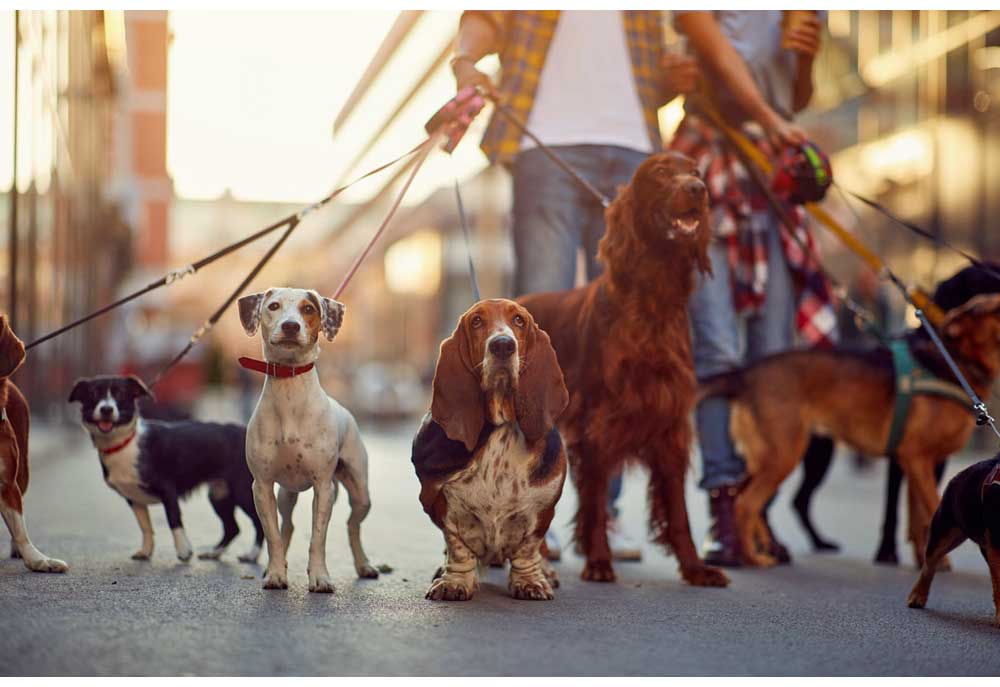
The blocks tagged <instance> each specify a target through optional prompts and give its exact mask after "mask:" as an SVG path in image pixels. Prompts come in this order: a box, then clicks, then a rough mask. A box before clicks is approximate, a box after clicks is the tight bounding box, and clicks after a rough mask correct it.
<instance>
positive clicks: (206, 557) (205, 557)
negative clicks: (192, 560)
mask: <svg viewBox="0 0 1000 687" xmlns="http://www.w3.org/2000/svg"><path fill="white" fill-rule="evenodd" d="M225 551H226V550H225V549H220V548H218V547H213V548H211V549H209V550H208V551H202V552H200V553H199V554H198V560H201V561H217V560H219V559H220V558H222V554H223V553H225Z"/></svg>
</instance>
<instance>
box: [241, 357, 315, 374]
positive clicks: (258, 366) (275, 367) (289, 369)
mask: <svg viewBox="0 0 1000 687" xmlns="http://www.w3.org/2000/svg"><path fill="white" fill-rule="evenodd" d="M315 365H316V363H309V364H308V365H303V366H302V367H296V366H294V365H281V364H279V363H268V362H264V361H263V360H256V359H254V358H246V357H244V358H240V367H243V368H245V369H247V370H253V371H254V372H262V373H264V374H266V375H267V376H268V377H275V378H277V379H288V378H289V377H295V376H298V375H300V374H305V373H306V372H308V371H309V370H311V369H313V367H315Z"/></svg>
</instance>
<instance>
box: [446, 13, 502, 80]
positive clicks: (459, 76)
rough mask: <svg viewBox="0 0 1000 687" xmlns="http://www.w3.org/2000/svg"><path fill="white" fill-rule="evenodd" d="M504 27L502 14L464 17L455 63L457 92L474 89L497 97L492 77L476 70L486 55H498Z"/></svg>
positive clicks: (453, 69) (463, 15) (475, 14)
mask: <svg viewBox="0 0 1000 687" xmlns="http://www.w3.org/2000/svg"><path fill="white" fill-rule="evenodd" d="M502 23H503V19H502V13H501V12H465V13H463V14H462V19H461V21H460V22H459V26H458V38H457V40H456V42H455V56H454V57H452V59H451V70H452V73H453V74H454V75H455V82H456V86H457V90H462V89H463V88H466V87H468V86H472V87H481V88H483V89H485V90H486V91H487V92H488V93H491V94H493V93H495V88H494V86H493V82H492V81H491V80H490V77H489V76H487V75H486V74H484V73H483V72H481V71H479V70H478V69H476V63H477V62H478V61H479V60H481V59H482V58H483V57H485V56H486V55H489V54H491V53H494V52H497V51H498V49H499V45H500V41H501V39H502Z"/></svg>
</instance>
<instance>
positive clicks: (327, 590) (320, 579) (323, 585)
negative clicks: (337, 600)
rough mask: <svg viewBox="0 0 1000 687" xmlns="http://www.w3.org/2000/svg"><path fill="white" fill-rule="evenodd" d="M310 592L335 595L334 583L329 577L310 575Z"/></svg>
mask: <svg viewBox="0 0 1000 687" xmlns="http://www.w3.org/2000/svg"><path fill="white" fill-rule="evenodd" d="M309 591H310V592H313V593H315V594H333V582H331V581H330V577H329V576H328V575H309Z"/></svg>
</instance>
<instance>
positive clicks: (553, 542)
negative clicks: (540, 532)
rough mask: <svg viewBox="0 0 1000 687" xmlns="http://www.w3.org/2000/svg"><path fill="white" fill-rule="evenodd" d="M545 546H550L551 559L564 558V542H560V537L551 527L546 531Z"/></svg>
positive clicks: (549, 554) (549, 555)
mask: <svg viewBox="0 0 1000 687" xmlns="http://www.w3.org/2000/svg"><path fill="white" fill-rule="evenodd" d="M545 546H546V547H547V548H548V556H547V558H548V559H549V560H550V561H559V560H560V559H562V544H560V543H559V537H557V536H556V533H555V532H553V531H552V530H551V529H549V531H548V532H546V533H545Z"/></svg>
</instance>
